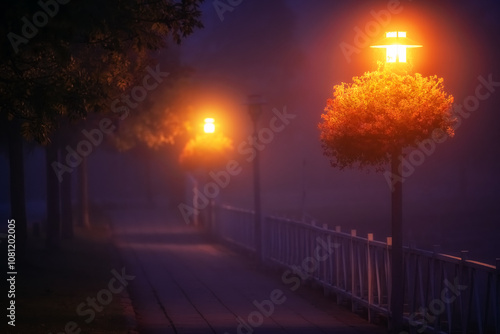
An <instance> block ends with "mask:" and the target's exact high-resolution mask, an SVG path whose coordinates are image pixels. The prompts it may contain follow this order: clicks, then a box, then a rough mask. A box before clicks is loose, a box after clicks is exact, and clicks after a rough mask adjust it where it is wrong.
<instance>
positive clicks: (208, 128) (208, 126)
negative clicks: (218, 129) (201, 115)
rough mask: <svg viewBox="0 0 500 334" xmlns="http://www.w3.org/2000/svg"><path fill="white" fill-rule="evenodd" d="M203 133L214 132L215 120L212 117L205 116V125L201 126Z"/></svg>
mask: <svg viewBox="0 0 500 334" xmlns="http://www.w3.org/2000/svg"><path fill="white" fill-rule="evenodd" d="M203 130H204V131H205V133H214V132H215V120H214V119H213V118H205V125H204V126H203Z"/></svg>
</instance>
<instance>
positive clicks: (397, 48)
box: [370, 31, 422, 63]
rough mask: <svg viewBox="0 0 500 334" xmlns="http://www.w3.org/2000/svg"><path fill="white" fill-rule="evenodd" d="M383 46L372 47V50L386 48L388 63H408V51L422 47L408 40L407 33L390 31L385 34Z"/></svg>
mask: <svg viewBox="0 0 500 334" xmlns="http://www.w3.org/2000/svg"><path fill="white" fill-rule="evenodd" d="M381 43H382V44H379V45H371V46H370V47H371V48H384V49H385V50H386V58H385V61H386V62H387V63H406V49H410V48H421V47H422V45H419V44H416V43H414V42H413V41H411V40H410V39H408V38H406V31H390V32H386V33H385V39H383V40H382V41H381Z"/></svg>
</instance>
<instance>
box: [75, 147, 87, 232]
mask: <svg viewBox="0 0 500 334" xmlns="http://www.w3.org/2000/svg"><path fill="white" fill-rule="evenodd" d="M82 159H83V160H82V163H81V164H80V169H79V171H78V211H79V212H78V225H79V226H81V227H84V228H90V220H89V188H88V170H87V158H86V157H82Z"/></svg>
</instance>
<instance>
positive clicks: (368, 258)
mask: <svg viewBox="0 0 500 334" xmlns="http://www.w3.org/2000/svg"><path fill="white" fill-rule="evenodd" d="M366 239H367V243H366V265H367V268H366V273H367V275H368V280H367V281H368V322H372V309H371V306H372V304H373V287H372V257H371V252H370V241H373V233H368V235H367V238H366Z"/></svg>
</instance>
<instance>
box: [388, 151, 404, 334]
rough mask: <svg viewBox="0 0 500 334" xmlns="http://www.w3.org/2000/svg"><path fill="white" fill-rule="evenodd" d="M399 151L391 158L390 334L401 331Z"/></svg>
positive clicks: (401, 187) (401, 253)
mask: <svg viewBox="0 0 500 334" xmlns="http://www.w3.org/2000/svg"><path fill="white" fill-rule="evenodd" d="M401 158H402V151H401V149H399V150H396V151H395V152H394V153H393V154H392V157H391V169H392V170H391V172H392V185H393V188H392V193H391V209H392V210H391V229H392V250H391V268H392V271H391V288H392V289H391V307H390V312H391V333H400V332H401V331H402V330H403V328H402V327H403V305H404V269H403V183H402V176H401V175H400V174H401V172H400V170H401Z"/></svg>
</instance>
